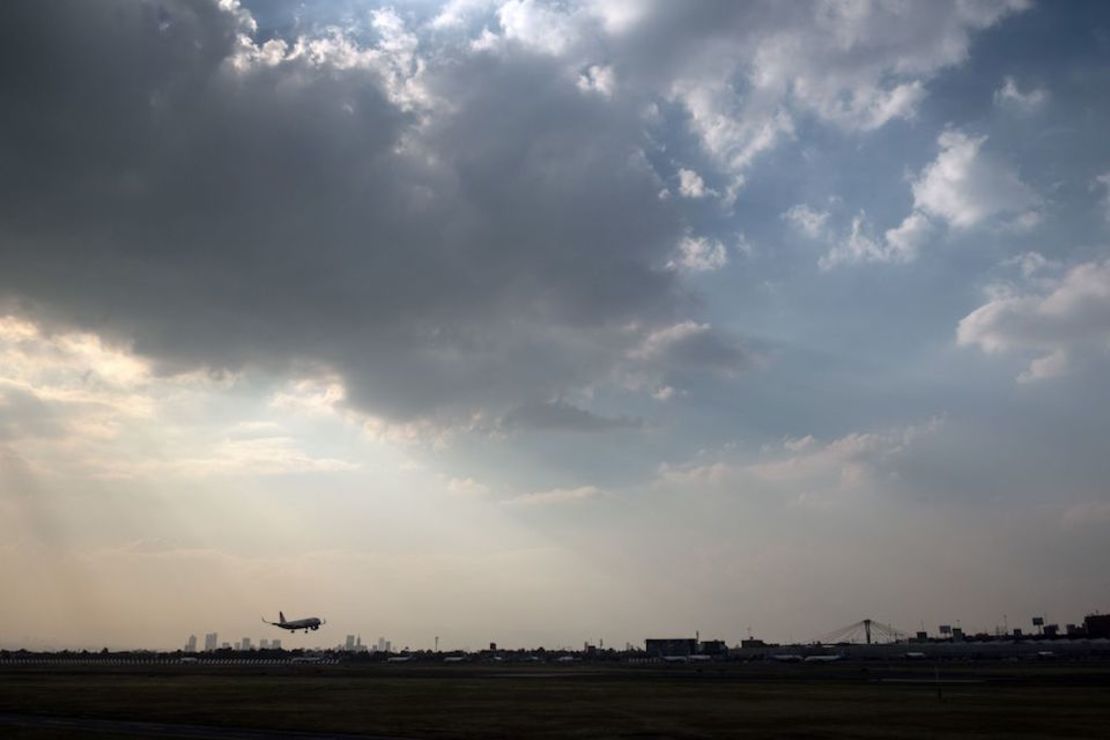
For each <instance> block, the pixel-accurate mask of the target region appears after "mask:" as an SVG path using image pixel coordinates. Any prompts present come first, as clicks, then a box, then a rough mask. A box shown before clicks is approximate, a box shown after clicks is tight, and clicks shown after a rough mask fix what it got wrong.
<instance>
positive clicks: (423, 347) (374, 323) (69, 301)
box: [0, 0, 722, 423]
mask: <svg viewBox="0 0 1110 740" xmlns="http://www.w3.org/2000/svg"><path fill="white" fill-rule="evenodd" d="M109 6H110V7H105V6H103V5H99V6H96V7H93V6H91V5H80V4H78V5H76V6H74V7H71V8H69V9H68V10H67V11H66V12H64V13H56V12H54V9H55V7H56V6H49V5H43V4H41V3H16V4H13V5H12V6H11V7H9V8H8V9H7V10H6V13H7V22H5V23H4V24H3V28H2V29H0V36H2V37H3V38H2V39H0V41H2V43H0V48H2V49H3V52H2V53H3V54H4V57H5V60H6V61H5V63H4V69H7V70H12V69H17V68H19V69H24V70H25V71H26V70H30V71H32V72H33V75H32V76H30V77H28V74H27V73H21V74H20V75H19V76H18V77H13V76H12V75H11V74H8V75H3V74H0V89H3V91H4V95H5V96H6V97H5V101H6V103H5V107H6V109H7V110H8V111H9V112H10V115H8V116H5V118H4V120H3V122H2V123H0V156H3V157H4V159H5V162H6V165H5V168H4V170H3V173H0V194H2V195H3V198H2V199H0V221H2V222H3V224H4V226H3V227H2V229H0V243H2V244H3V245H4V246H3V247H0V250H2V251H3V257H4V262H5V269H4V270H3V271H2V273H0V299H2V300H8V301H16V302H18V303H19V305H22V306H24V307H26V308H27V310H28V311H30V312H32V313H33V315H34V316H35V317H36V318H38V319H40V320H41V321H43V322H45V323H46V324H48V325H50V326H57V327H62V328H65V327H78V328H80V329H82V330H84V331H85V332H87V333H89V334H90V335H95V336H98V337H101V338H103V339H104V341H106V342H111V343H118V344H120V345H121V346H127V347H130V348H131V349H132V350H133V353H134V356H135V357H137V358H139V359H140V361H142V362H148V363H149V364H150V368H151V370H150V371H151V372H152V373H154V374H159V375H162V374H167V373H169V374H172V373H177V372H182V371H191V370H195V369H212V370H223V371H230V372H238V371H241V370H243V369H246V368H251V369H256V370H262V371H265V372H273V373H277V374H281V375H294V376H296V375H299V374H300V373H301V371H302V368H303V366H305V365H308V366H310V367H312V368H314V369H315V370H314V371H315V372H317V373H318V374H320V375H326V374H330V375H332V376H334V377H336V378H338V379H339V380H340V382H341V383H342V385H343V388H344V391H345V396H344V399H343V401H342V403H343V404H346V405H347V406H349V407H352V408H355V409H358V410H360V411H362V412H365V413H367V414H372V415H374V416H376V417H378V418H383V419H388V420H391V421H393V422H400V423H404V422H407V421H411V420H415V419H435V420H437V421H440V420H442V421H443V422H444V423H452V421H451V420H459V419H462V420H465V419H469V418H470V417H471V415H472V414H473V413H475V412H476V411H478V410H482V409H488V410H489V411H490V413H491V414H493V415H496V414H499V413H503V412H504V411H505V410H507V409H509V408H511V407H513V406H514V405H517V404H520V403H522V402H524V401H526V400H527V399H529V398H535V397H548V396H550V395H553V394H559V393H563V392H566V391H568V390H569V389H574V388H579V387H582V386H583V385H587V384H590V383H594V382H597V381H598V380H599V379H602V378H605V377H607V376H608V375H609V374H610V373H611V372H612V371H613V368H614V366H615V365H616V364H619V363H620V362H622V361H623V357H622V355H623V350H622V349H621V347H620V345H619V343H618V342H614V337H619V336H621V333H622V331H623V329H622V328H621V327H623V326H624V325H625V324H626V323H627V322H629V321H635V322H638V323H641V324H645V325H656V326H666V325H669V324H671V323H673V322H674V321H676V320H678V319H680V318H681V310H682V309H681V306H680V300H679V296H680V294H681V293H682V289H681V286H680V281H681V279H682V276H681V274H680V273H679V271H675V270H667V269H663V266H664V265H666V263H667V261H668V259H670V258H671V256H672V250H673V248H674V245H675V244H676V243H678V242H679V241H680V240H681V238H682V234H683V233H684V230H685V227H684V225H683V224H682V223H681V222H680V219H679V216H678V214H677V213H676V212H675V211H674V210H673V207H672V206H671V205H668V204H667V203H664V202H661V201H660V200H659V199H658V198H657V197H656V194H657V193H658V191H659V189H660V187H661V180H660V178H659V177H658V175H657V174H656V173H655V172H654V170H653V169H652V167H651V166H650V164H649V163H648V161H647V159H646V158H645V156H644V154H643V151H642V149H641V142H640V137H639V132H640V131H641V129H642V126H643V121H642V119H641V117H640V114H639V108H638V107H635V106H634V105H632V104H629V105H618V104H614V103H613V102H611V101H608V100H607V99H604V97H603V96H596V95H582V94H581V91H580V90H579V89H578V87H577V84H576V77H568V76H567V75H566V74H565V71H566V70H565V67H564V66H563V65H562V64H561V63H560V62H559V61H558V60H555V59H553V58H551V55H550V54H547V53H546V52H545V53H544V54H536V53H533V52H532V51H530V50H529V49H525V48H523V47H522V44H523V43H524V40H526V39H528V38H532V36H530V35H529V34H532V33H533V32H535V33H539V32H540V30H541V29H542V31H543V35H544V36H545V37H547V38H555V37H554V36H551V35H550V33H551V31H552V29H551V28H549V27H546V26H537V25H536V24H535V21H536V19H535V18H531V17H525V16H527V14H529V13H541V15H542V12H541V11H543V8H541V7H540V6H538V5H533V4H530V3H515V4H510V5H506V6H504V7H503V11H504V12H503V14H502V15H503V19H504V21H505V23H506V24H507V27H508V28H510V29H512V33H513V35H514V38H518V39H520V42H519V43H514V44H510V45H508V46H505V47H503V48H501V47H499V48H498V49H497V50H495V51H483V50H477V51H472V50H470V49H469V47H458V46H452V45H444V46H443V47H442V48H440V49H439V50H438V51H437V53H436V54H425V51H424V49H423V48H422V43H423V40H422V39H418V38H417V37H416V35H415V34H416V33H417V31H416V30H414V29H410V28H408V27H406V25H405V23H404V21H403V20H402V18H401V17H400V16H399V15H398V14H396V13H391V12H388V11H379V12H377V13H375V14H374V15H373V16H372V17H371V18H370V21H369V24H368V27H367V28H366V29H365V31H366V33H365V34H363V35H359V34H356V33H353V32H347V31H346V30H335V29H332V30H329V31H327V32H325V33H322V34H319V35H305V36H300V37H295V38H289V39H271V40H270V41H266V42H265V43H263V41H262V40H261V39H260V38H255V37H254V36H253V35H252V34H253V33H254V32H253V31H252V30H251V29H252V26H251V23H250V21H249V16H245V12H244V11H234V6H231V5H227V4H225V5H223V6H217V5H216V4H214V3H212V4H209V3H188V2H175V1H173V0H165V2H160V3H157V4H141V3H130V2H112V3H109ZM227 8H231V10H228V9H227ZM233 11H234V12H233ZM545 17H546V16H545ZM553 22H556V24H557V25H558V23H561V21H558V19H555V20H554V21H553ZM568 33H569V31H568ZM537 38H538V37H537ZM545 43H546V42H545ZM550 43H554V42H550ZM560 43H563V42H560ZM566 43H569V42H566ZM559 48H561V47H559ZM556 50H557V48H555V47H553V49H552V51H556ZM135 58H142V59H144V64H142V65H139V66H135V65H134V64H133V63H132V61H131V60H133V59H135ZM48 59H49V60H50V62H49V63H47V62H46V61H45V60H48ZM591 79H592V80H593V81H594V83H596V85H595V86H598V85H599V86H602V87H604V85H605V84H606V83H605V79H606V77H605V75H604V74H602V72H601V67H598V69H597V70H595V72H594V73H593V77H592V78H591ZM93 90H97V91H100V92H98V93H97V94H95V95H93V94H91V92H90V91H93ZM510 110H511V111H513V115H511V116H509V115H505V111H510ZM59 122H70V123H67V124H61V123H59ZM78 122H79V123H78ZM70 124H72V125H70ZM47 130H50V131H52V132H53V133H51V134H50V135H48V136H43V135H41V134H42V132H45V131H47ZM136 142H142V145H141V146H140V145H136ZM568 214H570V215H569V216H568ZM683 260H685V263H686V266H688V267H689V268H690V269H707V268H709V267H712V266H715V265H719V264H720V263H721V260H722V256H721V253H720V251H719V250H717V249H715V248H713V247H712V246H710V248H709V249H708V251H706V252H704V253H691V254H689V255H686V256H684V257H683ZM613 276H619V277H620V279H619V280H615V279H613Z"/></svg>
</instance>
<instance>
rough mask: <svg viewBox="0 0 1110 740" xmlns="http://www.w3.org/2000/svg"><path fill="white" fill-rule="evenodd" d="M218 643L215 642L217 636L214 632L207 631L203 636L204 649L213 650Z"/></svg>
mask: <svg viewBox="0 0 1110 740" xmlns="http://www.w3.org/2000/svg"><path fill="white" fill-rule="evenodd" d="M219 645H220V643H219V642H217V636H216V633H215V632H209V633H207V634H206V635H205V636H204V649H205V650H215V649H216V648H217V647H219Z"/></svg>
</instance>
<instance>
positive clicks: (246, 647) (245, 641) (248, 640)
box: [240, 637, 251, 650]
mask: <svg viewBox="0 0 1110 740" xmlns="http://www.w3.org/2000/svg"><path fill="white" fill-rule="evenodd" d="M240 648H241V649H243V650H250V649H251V638H249V637H244V638H243V641H242V643H241V644H240Z"/></svg>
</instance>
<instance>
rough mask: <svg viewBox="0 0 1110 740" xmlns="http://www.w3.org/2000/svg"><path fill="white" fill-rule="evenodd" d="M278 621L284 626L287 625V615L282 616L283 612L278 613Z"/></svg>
mask: <svg viewBox="0 0 1110 740" xmlns="http://www.w3.org/2000/svg"><path fill="white" fill-rule="evenodd" d="M278 621H279V622H281V623H282V624H284V623H285V615H284V614H282V613H281V612H278Z"/></svg>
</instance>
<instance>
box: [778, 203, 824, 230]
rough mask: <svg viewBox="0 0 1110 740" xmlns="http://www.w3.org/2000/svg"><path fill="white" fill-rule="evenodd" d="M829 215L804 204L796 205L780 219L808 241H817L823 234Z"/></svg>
mask: <svg viewBox="0 0 1110 740" xmlns="http://www.w3.org/2000/svg"><path fill="white" fill-rule="evenodd" d="M830 215H831V214H830V213H829V212H828V211H818V210H816V209H814V208H811V207H810V206H809V205H807V204H805V203H798V204H797V205H795V206H793V207H791V208H790V210H788V211H786V212H785V213H783V214H782V217H783V218H784V219H786V220H787V221H789V222H790V225H791V226H793V227H794V228H795V229H797V230H798V231H800V232H802V233H803V234H805V235H806V236H807V237H809V238H810V239H818V238H820V237H821V236H823V235H824V234H825V229H826V227H827V223H828V220H829V216H830Z"/></svg>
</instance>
